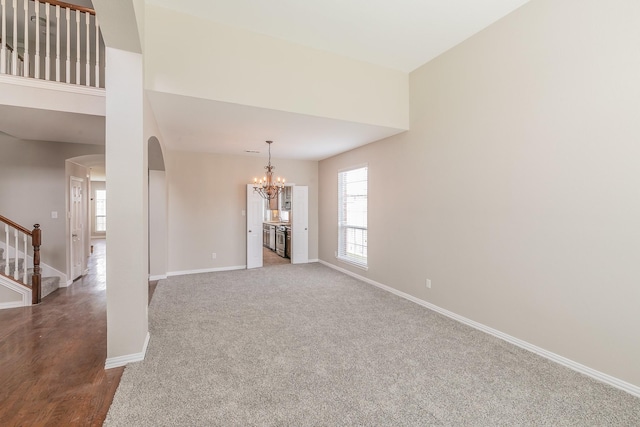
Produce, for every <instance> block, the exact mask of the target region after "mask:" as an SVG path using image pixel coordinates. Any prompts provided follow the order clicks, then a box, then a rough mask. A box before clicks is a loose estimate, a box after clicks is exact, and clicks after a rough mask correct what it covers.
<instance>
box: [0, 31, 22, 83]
mask: <svg viewBox="0 0 640 427" xmlns="http://www.w3.org/2000/svg"><path fill="white" fill-rule="evenodd" d="M0 45H3V46H4V47H5V52H6V53H5V55H6V57H5V59H4V60H5V61H6V62H7V69H11V70H13V69H14V68H15V70H16V72H17V75H19V76H21V75H23V74H24V58H23V57H22V55H20V54H16V55H14V50H13V46H11V45H10V44H9V43H3V42H2V39H0ZM14 58H17V59H15V60H14Z"/></svg>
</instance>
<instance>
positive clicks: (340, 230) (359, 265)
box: [336, 163, 370, 270]
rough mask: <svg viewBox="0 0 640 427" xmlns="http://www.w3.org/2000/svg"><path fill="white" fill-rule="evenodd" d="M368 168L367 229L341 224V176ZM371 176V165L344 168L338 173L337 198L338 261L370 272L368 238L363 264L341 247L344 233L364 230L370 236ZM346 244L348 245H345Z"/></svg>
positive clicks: (342, 204)
mask: <svg viewBox="0 0 640 427" xmlns="http://www.w3.org/2000/svg"><path fill="white" fill-rule="evenodd" d="M363 168H366V169H367V171H366V174H367V179H366V182H367V193H366V198H367V199H366V200H367V203H366V211H367V221H366V222H367V225H366V226H365V227H363V226H357V225H348V224H344V225H343V224H341V223H342V214H341V212H342V208H343V206H344V203H343V201H342V197H343V193H342V189H341V185H340V184H341V182H340V181H341V178H340V176H341V174H343V173H345V172H350V171H355V170H358V169H363ZM369 176H370V174H369V164H368V163H363V164H359V165H353V166H350V167H347V168H343V169H339V170H338V173H337V187H338V188H337V190H338V197H337V199H338V200H337V202H338V242H337V249H338V250H337V251H336V259H337V260H338V261H341V262H344V263H346V264H349V265H352V266H354V267H357V268H360V269H363V270H368V269H369V257H368V238H367V237H365V248H366V249H367V256H365V257H364V262H362V261H361V260H358V259H355V258H354V257H350V256H347V255H346V254H343V253H342V252H345V253H346V247H341V243H343V240H344V238H343V233H344V232H345V231H346V230H350V229H353V230H364V231H365V233H367V235H368V230H369V183H370V178H369ZM345 244H346V243H345Z"/></svg>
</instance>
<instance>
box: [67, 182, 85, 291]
mask: <svg viewBox="0 0 640 427" xmlns="http://www.w3.org/2000/svg"><path fill="white" fill-rule="evenodd" d="M82 184H83V179H82V178H76V177H75V176H72V177H71V188H70V192H69V196H70V197H69V203H70V206H69V222H70V224H71V226H70V227H69V228H70V230H71V245H70V246H71V251H70V252H71V278H72V280H75V279H77V278H78V277H80V276H82V270H83V262H82V261H83V256H82V253H83V250H82V247H83V244H82V242H84V226H83V223H84V218H83V209H82V197H83V194H82Z"/></svg>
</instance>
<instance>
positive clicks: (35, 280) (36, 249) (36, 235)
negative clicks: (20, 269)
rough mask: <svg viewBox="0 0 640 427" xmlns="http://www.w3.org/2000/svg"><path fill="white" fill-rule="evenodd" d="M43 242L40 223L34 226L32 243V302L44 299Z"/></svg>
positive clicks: (35, 302)
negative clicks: (42, 283)
mask: <svg viewBox="0 0 640 427" xmlns="http://www.w3.org/2000/svg"><path fill="white" fill-rule="evenodd" d="M41 243H42V230H40V224H35V225H34V226H33V233H32V236H31V244H32V245H33V275H32V276H31V303H32V304H34V305H35V304H40V301H41V300H42V285H41V280H42V277H41V275H40V244H41Z"/></svg>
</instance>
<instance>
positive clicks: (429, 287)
mask: <svg viewBox="0 0 640 427" xmlns="http://www.w3.org/2000/svg"><path fill="white" fill-rule="evenodd" d="M425 284H426V285H427V289H431V279H427V282H426V283H425Z"/></svg>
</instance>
